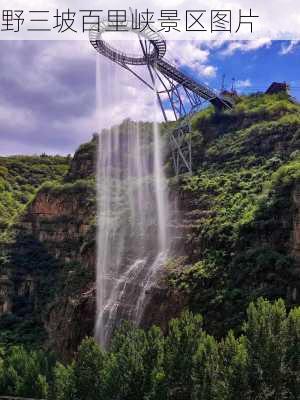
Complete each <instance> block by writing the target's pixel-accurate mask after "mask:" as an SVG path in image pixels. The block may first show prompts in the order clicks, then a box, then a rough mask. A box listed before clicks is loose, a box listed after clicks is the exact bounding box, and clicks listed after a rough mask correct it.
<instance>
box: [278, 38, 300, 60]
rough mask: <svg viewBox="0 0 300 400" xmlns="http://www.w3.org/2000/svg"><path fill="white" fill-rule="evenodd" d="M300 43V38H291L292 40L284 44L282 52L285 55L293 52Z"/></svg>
mask: <svg viewBox="0 0 300 400" xmlns="http://www.w3.org/2000/svg"><path fill="white" fill-rule="evenodd" d="M299 44H300V40H291V41H290V42H288V44H283V45H282V46H281V51H280V54H281V55H283V56H284V55H286V54H289V53H292V52H293V51H294V50H295V48H296V47H297V46H298V45H299Z"/></svg>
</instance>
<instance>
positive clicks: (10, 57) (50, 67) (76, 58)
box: [0, 39, 300, 155]
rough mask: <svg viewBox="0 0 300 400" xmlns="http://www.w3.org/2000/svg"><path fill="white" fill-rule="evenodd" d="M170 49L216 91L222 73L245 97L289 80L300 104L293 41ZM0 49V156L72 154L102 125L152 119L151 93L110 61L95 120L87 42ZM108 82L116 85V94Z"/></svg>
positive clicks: (298, 51)
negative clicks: (112, 94) (274, 83)
mask: <svg viewBox="0 0 300 400" xmlns="http://www.w3.org/2000/svg"><path fill="white" fill-rule="evenodd" d="M168 48H169V50H170V51H169V54H168V57H169V58H173V60H174V61H175V62H176V63H177V65H178V67H179V68H182V69H183V70H184V71H186V72H188V73H190V74H191V75H192V76H194V77H195V78H197V79H199V80H200V81H203V82H205V83H207V84H208V85H210V86H212V87H213V88H216V89H219V88H220V85H221V80H222V75H223V74H225V75H226V81H225V83H226V85H227V87H230V86H231V79H232V78H233V77H234V78H235V79H236V86H237V89H238V90H239V91H240V92H246V93H251V92H253V91H258V90H259V91H264V90H265V89H266V88H267V87H268V86H269V85H270V83H271V82H272V81H279V82H281V81H286V82H287V83H289V84H290V85H291V87H292V95H294V96H295V97H296V98H297V99H298V100H300V68H299V67H300V62H299V60H300V58H299V55H300V45H299V43H298V42H279V41H277V42H271V41H270V40H267V39H261V40H257V41H255V42H254V41H252V42H249V41H238V42H237V41H235V42H205V43H204V42H186V41H177V42H172V43H171V42H170V43H168ZM0 49H1V54H2V57H1V59H0V155H8V154H40V153H43V152H46V153H49V154H68V153H73V152H74V151H75V150H76V148H77V147H78V146H79V145H80V144H81V143H83V142H85V141H87V140H89V139H90V138H91V136H92V134H93V132H95V131H96V130H97V129H98V127H99V125H101V124H104V125H107V124H112V123H118V122H119V121H121V120H122V119H124V118H126V117H132V118H134V119H141V120H147V119H151V118H152V116H153V96H152V94H150V93H149V92H150V91H149V90H148V91H147V89H146V88H145V87H144V86H138V85H137V83H136V79H134V78H133V77H132V76H129V75H128V74H127V72H126V71H122V72H120V71H119V70H120V68H119V67H118V66H116V69H115V67H114V66H112V65H111V63H108V64H106V66H105V68H104V67H101V71H100V74H101V80H102V82H105V84H106V86H105V85H104V86H103V85H102V89H101V90H102V92H103V93H104V95H103V96H102V97H103V99H104V100H105V101H104V103H103V104H102V113H101V114H100V115H99V113H98V110H97V107H96V54H95V52H94V51H93V49H92V48H91V46H90V44H89V43H86V42H79V41H78V42H71V41H70V42H55V41H52V42H45V41H34V42H30V41H23V42H21V41H15V42H7V41H0ZM110 85H114V87H116V88H117V90H116V95H115V96H114V97H113V96H111V95H109V92H110V90H109V87H110ZM120 86H121V88H122V90H121V92H119V91H118V88H119V87H120ZM101 119H103V121H102V120H101ZM99 120H100V123H99ZM104 120H105V123H104Z"/></svg>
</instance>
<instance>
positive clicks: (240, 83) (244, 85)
mask: <svg viewBox="0 0 300 400" xmlns="http://www.w3.org/2000/svg"><path fill="white" fill-rule="evenodd" d="M235 85H236V87H237V88H238V89H243V88H249V87H251V86H252V83H251V81H250V79H244V80H238V81H237V82H236V84H235Z"/></svg>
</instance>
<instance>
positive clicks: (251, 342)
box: [244, 298, 287, 400]
mask: <svg viewBox="0 0 300 400" xmlns="http://www.w3.org/2000/svg"><path fill="white" fill-rule="evenodd" d="M247 316H248V320H247V322H246V323H245V324H244V331H245V336H246V338H247V350H248V355H249V369H248V371H249V383H250V387H251V396H252V397H251V398H255V399H256V398H257V399H272V400H282V399H285V398H286V397H287V388H286V382H285V374H286V365H285V356H286V350H287V336H286V335H285V323H286V309H285V305H284V302H283V300H277V301H276V302H274V304H271V303H270V302H269V301H267V300H265V299H263V298H259V299H258V300H257V302H256V303H251V304H250V305H249V307H248V310H247Z"/></svg>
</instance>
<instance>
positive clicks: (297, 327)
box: [285, 307, 300, 400]
mask: <svg viewBox="0 0 300 400" xmlns="http://www.w3.org/2000/svg"><path fill="white" fill-rule="evenodd" d="M285 333H286V336H287V352H286V359H285V363H286V384H287V388H288V394H289V397H288V398H289V399H293V400H296V399H299V398H300V307H297V308H294V309H293V310H291V311H290V312H289V315H288V318H287V320H286V323H285Z"/></svg>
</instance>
